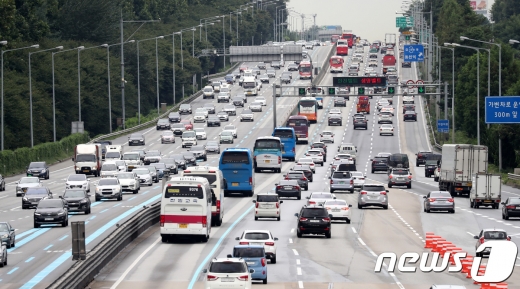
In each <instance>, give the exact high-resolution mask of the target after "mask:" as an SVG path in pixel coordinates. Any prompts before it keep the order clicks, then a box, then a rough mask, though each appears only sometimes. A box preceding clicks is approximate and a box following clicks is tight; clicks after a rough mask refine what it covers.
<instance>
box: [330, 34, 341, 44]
mask: <svg viewBox="0 0 520 289" xmlns="http://www.w3.org/2000/svg"><path fill="white" fill-rule="evenodd" d="M338 39H339V35H332V37H331V38H330V43H336V42H337V41H338Z"/></svg>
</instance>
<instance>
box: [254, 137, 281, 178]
mask: <svg viewBox="0 0 520 289" xmlns="http://www.w3.org/2000/svg"><path fill="white" fill-rule="evenodd" d="M282 150H283V144H282V141H281V140H280V138H279V137H274V136H263V137H259V138H257V139H256V141H255V146H254V148H253V153H254V160H255V173H258V172H260V171H262V170H270V171H273V172H274V173H281V172H282Z"/></svg>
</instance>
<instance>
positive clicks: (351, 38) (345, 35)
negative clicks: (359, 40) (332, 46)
mask: <svg viewBox="0 0 520 289" xmlns="http://www.w3.org/2000/svg"><path fill="white" fill-rule="evenodd" d="M341 39H346V40H347V41H348V48H352V45H353V43H354V35H353V34H352V33H343V34H341Z"/></svg>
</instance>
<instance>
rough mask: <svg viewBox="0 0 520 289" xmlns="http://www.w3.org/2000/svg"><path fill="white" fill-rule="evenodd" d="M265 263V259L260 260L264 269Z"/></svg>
mask: <svg viewBox="0 0 520 289" xmlns="http://www.w3.org/2000/svg"><path fill="white" fill-rule="evenodd" d="M265 264H266V261H265V258H262V267H265Z"/></svg>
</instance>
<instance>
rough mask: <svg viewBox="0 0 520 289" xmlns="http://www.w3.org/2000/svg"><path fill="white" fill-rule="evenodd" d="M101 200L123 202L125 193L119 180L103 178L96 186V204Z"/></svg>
mask: <svg viewBox="0 0 520 289" xmlns="http://www.w3.org/2000/svg"><path fill="white" fill-rule="evenodd" d="M101 199H116V200H118V201H122V200H123V191H122V189H121V184H120V183H119V180H118V179H117V178H103V179H101V180H99V182H98V184H97V186H96V202H99V201H101Z"/></svg>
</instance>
